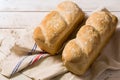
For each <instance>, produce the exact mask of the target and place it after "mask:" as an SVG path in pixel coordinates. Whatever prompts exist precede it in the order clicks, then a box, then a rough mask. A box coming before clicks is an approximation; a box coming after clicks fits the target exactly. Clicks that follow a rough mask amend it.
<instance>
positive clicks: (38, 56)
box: [31, 54, 43, 64]
mask: <svg viewBox="0 0 120 80" xmlns="http://www.w3.org/2000/svg"><path fill="white" fill-rule="evenodd" d="M42 55H43V54H39V55H37V56H36V57H35V58H34V60H33V61H32V63H31V64H33V63H35V62H36V61H38V60H39V59H40V57H41V56H42Z"/></svg>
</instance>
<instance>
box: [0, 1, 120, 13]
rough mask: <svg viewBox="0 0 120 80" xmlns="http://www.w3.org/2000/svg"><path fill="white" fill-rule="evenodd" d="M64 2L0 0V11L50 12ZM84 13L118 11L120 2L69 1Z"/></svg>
mask: <svg viewBox="0 0 120 80" xmlns="http://www.w3.org/2000/svg"><path fill="white" fill-rule="evenodd" d="M62 1H65V0H52V1H51V0H0V11H13V12H14V11H28V12H29V11H36V12H37V11H43V12H46V11H51V10H53V9H55V7H56V6H57V5H58V4H59V3H60V2H62ZM71 1H73V2H75V3H77V4H78V5H79V7H81V8H82V9H83V10H84V11H93V10H95V9H97V8H98V7H103V6H104V7H106V8H108V9H109V10H110V11H120V7H119V5H120V0H71Z"/></svg>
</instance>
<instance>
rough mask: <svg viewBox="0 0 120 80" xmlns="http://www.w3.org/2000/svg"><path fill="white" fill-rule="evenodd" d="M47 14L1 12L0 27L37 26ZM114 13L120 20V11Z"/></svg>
mask: <svg viewBox="0 0 120 80" xmlns="http://www.w3.org/2000/svg"><path fill="white" fill-rule="evenodd" d="M86 13H87V14H90V13H91V12H86ZM46 14H48V12H0V28H1V29H2V28H8V29H10V28H28V27H36V26H37V25H39V24H40V22H41V20H42V19H43V18H44V17H45V15H46ZM113 14H115V15H116V16H117V17H118V18H119V20H120V12H113Z"/></svg>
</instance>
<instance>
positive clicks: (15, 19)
mask: <svg viewBox="0 0 120 80" xmlns="http://www.w3.org/2000/svg"><path fill="white" fill-rule="evenodd" d="M47 13H48V12H42V13H41V12H1V13H0V28H1V29H5V28H8V29H10V28H19V29H21V28H28V27H33V26H37V25H38V24H39V23H40V21H41V20H42V18H43V17H44V16H45V15H46V14H47Z"/></svg>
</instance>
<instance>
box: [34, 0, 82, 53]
mask: <svg viewBox="0 0 120 80" xmlns="http://www.w3.org/2000/svg"><path fill="white" fill-rule="evenodd" d="M83 19H84V13H83V11H82V10H81V9H80V8H79V7H78V6H77V5H76V4H75V3H73V2H71V1H65V2H62V3H60V4H59V5H58V6H57V8H56V10H54V11H51V12H50V13H49V14H48V15H47V16H46V17H45V18H44V19H43V20H42V22H41V23H40V25H39V26H38V27H37V28H36V29H35V31H34V40H35V42H36V43H37V45H38V46H39V47H40V48H41V49H42V50H44V51H46V52H48V53H50V54H52V55H54V54H56V53H57V52H58V51H59V50H60V49H61V47H62V45H63V43H64V42H65V40H66V39H67V38H68V36H70V34H71V33H72V32H73V30H74V29H75V28H77V25H78V24H79V23H81V22H82V20H83Z"/></svg>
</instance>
